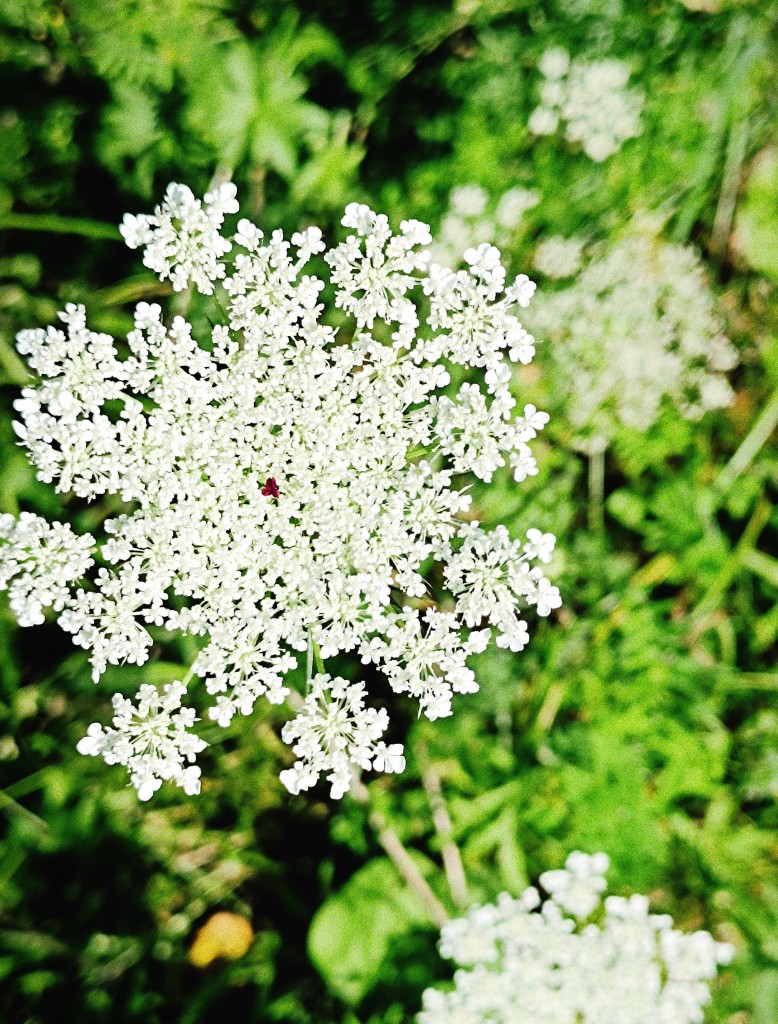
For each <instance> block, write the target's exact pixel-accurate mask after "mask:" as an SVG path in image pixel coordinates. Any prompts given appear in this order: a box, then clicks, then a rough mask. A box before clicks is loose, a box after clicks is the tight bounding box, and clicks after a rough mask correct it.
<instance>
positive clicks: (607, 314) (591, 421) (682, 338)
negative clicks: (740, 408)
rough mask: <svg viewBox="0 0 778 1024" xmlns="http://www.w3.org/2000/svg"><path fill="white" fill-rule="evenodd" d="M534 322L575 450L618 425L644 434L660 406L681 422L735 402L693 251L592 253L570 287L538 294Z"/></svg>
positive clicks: (633, 248)
mask: <svg viewBox="0 0 778 1024" xmlns="http://www.w3.org/2000/svg"><path fill="white" fill-rule="evenodd" d="M533 326H534V327H535V328H536V329H537V330H541V331H543V332H544V334H545V335H547V336H548V338H549V340H548V342H547V344H546V348H545V350H544V351H545V353H546V355H547V357H548V360H549V364H550V366H549V372H550V373H552V374H553V380H554V385H555V393H558V394H559V397H560V398H561V399H562V400H563V401H565V402H566V405H565V408H566V413H567V417H568V420H569V421H570V423H571V424H572V426H573V427H574V428H575V430H576V431H577V435H578V436H577V440H576V443H577V445H578V447H579V448H580V449H581V450H584V451H590V452H591V451H596V450H598V449H599V450H602V448H604V447H605V446H607V444H609V443H610V441H611V440H612V438H613V436H614V435H615V434H616V433H617V432H618V430H619V429H620V427H621V426H625V427H633V428H637V429H640V430H645V429H647V428H648V427H650V426H651V424H652V423H654V422H655V420H656V419H657V418H658V416H659V414H660V411H661V408H662V403H663V401H664V402H669V403H670V404H672V405H674V406H675V407H676V408H677V409H678V410H679V412H680V413H681V415H683V416H684V417H686V418H687V419H692V420H697V419H699V418H700V417H701V416H702V415H703V414H704V413H705V412H706V411H708V410H712V409H719V408H723V407H725V406H727V405H729V403H730V402H731V401H732V398H733V393H732V389H731V388H730V386H729V383H728V382H727V379H726V377H725V376H724V374H725V372H726V371H727V370H730V369H732V367H733V366H735V364H736V363H737V353H736V351H735V349H734V347H733V346H732V344H731V343H730V342H729V341H728V340H727V338H726V337H725V336H724V333H723V325H722V321H721V318H720V317H719V315H718V314H717V312H716V308H715V303H714V297H713V295H712V293H711V291H710V289H709V287H708V285H707V283H706V281H705V276H704V274H703V270H702V267H701V265H700V262H699V259H698V258H697V256H696V254H695V252H694V250H693V249H691V248H689V247H685V246H680V245H672V244H669V243H667V242H663V241H661V240H658V239H655V238H651V237H647V236H645V235H636V236H633V237H628V238H626V239H624V240H622V241H620V242H618V243H616V244H615V245H614V246H613V247H612V248H611V249H609V250H607V251H606V252H605V253H604V254H602V255H600V256H599V257H595V258H594V259H593V260H591V262H590V263H589V264H588V265H587V266H586V267H585V268H584V270H583V271H582V272H581V274H580V275H579V276H578V277H577V278H576V279H575V281H574V282H573V283H572V284H570V285H569V286H568V287H566V288H565V289H563V290H561V291H557V292H550V291H546V290H544V292H543V296H542V298H541V299H540V300H539V301H538V303H537V306H536V308H534V309H533Z"/></svg>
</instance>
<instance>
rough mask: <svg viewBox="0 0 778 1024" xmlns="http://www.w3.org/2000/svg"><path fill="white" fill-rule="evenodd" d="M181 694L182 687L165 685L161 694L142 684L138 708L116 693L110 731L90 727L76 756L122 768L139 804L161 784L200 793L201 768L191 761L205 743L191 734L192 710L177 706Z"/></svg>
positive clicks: (100, 727) (154, 688) (182, 691)
mask: <svg viewBox="0 0 778 1024" xmlns="http://www.w3.org/2000/svg"><path fill="white" fill-rule="evenodd" d="M185 693H186V686H184V684H183V683H168V685H167V686H165V688H164V690H163V692H162V693H159V691H158V690H157V689H156V687H154V686H148V685H145V686H141V688H140V690H139V691H138V698H137V699H138V704H137V706H136V705H134V704H133V703H132V701H131V700H127V698H126V697H122V696H121V694H118V693H117V694H115V695H114V698H113V709H114V712H115V714H114V719H113V728H107V729H104V728H103V727H102V726H101V725H99V724H97V723H94V724H93V725H90V726H89V730H88V732H87V735H86V736H85V737H84V738H83V739H82V740H79V743H78V750H79V753H81V754H89V755H91V756H92V757H96V756H98V755H100V756H102V757H103V758H104V760H105V761H106V763H107V764H122V765H125V766H126V767H127V768H128V769H129V772H130V781H131V782H132V784H133V785H134V786H135V787H136V789H137V790H138V796H139V797H140V799H141V800H150V799H151V797H152V795H153V794H154V793H155V792H156V791H157V790H158V789H159V787H160V786H161V784H162V781H163V780H170V781H171V782H174V783H175V784H176V785H177V786H180V787H181V788H182V789H183V790H184V792H185V793H188V794H190V795H194V794H195V793H199V792H200V769H199V768H198V767H196V765H193V764H192V762H193V761H194V759H195V755H196V754H199V753H200V751H201V750H204V749H205V747H206V746H207V744H206V743H205V741H204V740H201V739H200V738H199V737H197V736H193V735H192V733H191V732H189V729H191V727H192V725H194V723H195V721H196V720H197V719H196V718H195V713H194V711H193V709H192V708H187V707H182V706H181V698H182V697H183V696H184V694H185Z"/></svg>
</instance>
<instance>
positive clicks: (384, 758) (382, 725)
mask: <svg viewBox="0 0 778 1024" xmlns="http://www.w3.org/2000/svg"><path fill="white" fill-rule="evenodd" d="M364 696H365V688H364V686H363V685H362V684H361V683H349V682H347V681H346V680H345V679H340V678H338V679H331V678H330V677H329V676H328V675H317V676H314V678H313V680H312V681H311V688H310V690H309V692H308V695H307V697H306V698H305V702H304V704H303V709H302V711H301V713H300V714H299V715H298V716H297V718H295V719H294V720H293V721H291V722H287V723H286V725H285V726H284V729H283V732H282V736H283V739H284V742H285V743H289V744H290V745H291V747H292V750H293V751H294V753H295V754H296V755H297V756H298V757H299V758H300V760H299V761H297V762H295V765H294V767H293V768H287V769H286V770H285V771H283V772H281V781H282V782H283V783H284V785H285V786H286V787H287V789H288V790H289V791H290V792H292V793H299V792H300V790H301V789H310V788H311V786H313V785H314V784H315V783H316V781H317V780H318V778H319V776H320V775H322V774H324V773H325V772H329V773H330V774H329V775H328V776H327V779H328V781H329V782H331V783H332V786H331V788H330V795H331V796H333V797H336V798H337V797H341V796H343V794H344V793H346V792H348V790H349V788H350V786H351V773H352V770H353V768H352V766H353V765H358V766H359V767H360V768H364V769H365V770H367V769H370V768H375V769H376V770H378V771H385V772H401V771H404V769H405V757H404V755H403V748H402V745H401V744H399V743H392V744H390V745H389V746H387V745H386V743H384V742H383V741H382V740H381V738H380V737H381V736H383V734H384V733H385V732H386V728H387V726H388V725H389V715H388V714H387V713H386V709H385V708H380V709H379V710H376V709H375V708H366V707H365V701H364Z"/></svg>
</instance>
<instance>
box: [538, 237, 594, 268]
mask: <svg viewBox="0 0 778 1024" xmlns="http://www.w3.org/2000/svg"><path fill="white" fill-rule="evenodd" d="M585 244H586V243H585V242H584V240H583V239H582V238H562V236H561V235H552V236H551V237H550V238H544V239H543V241H542V242H541V243H540V244H539V245H538V247H537V249H536V250H535V257H534V259H533V266H534V267H535V269H536V270H539V271H540V273H541V274H543V276H544V277H551V278H562V277H572V276H573V275H574V274H577V273H578V271H579V270H580V269H581V254H582V253H583V249H584V245H585Z"/></svg>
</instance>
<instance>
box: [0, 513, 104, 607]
mask: <svg viewBox="0 0 778 1024" xmlns="http://www.w3.org/2000/svg"><path fill="white" fill-rule="evenodd" d="M93 547H94V538H93V537H91V536H90V535H89V534H88V533H86V534H84V536H83V537H78V536H77V535H76V534H75V533H73V531H72V530H71V528H70V527H69V526H68V525H67V524H66V523H47V522H46V521H45V520H44V519H41V518H40V516H36V515H33V514H32V513H30V512H22V513H21V515H20V516H19V518H18V519H15V518H14V517H13V516H11V515H7V514H6V515H0V590H7V591H8V596H9V599H10V600H9V603H10V607H11V611H12V612H13V613H14V615H15V616H16V619H17V621H18V623H19V625H20V626H39V625H40V624H41V623H42V622H43V621H44V616H43V610H44V608H53V609H54V610H55V611H61V610H62V609H63V608H64V607H65V605H66V604H67V602H68V600H69V598H70V590H69V588H68V584H69V583H73V582H74V581H75V580H78V579H80V578H81V577H82V576H83V575H84V573H85V572H86V571H87V569H88V568H89V567H90V565H92V549H93Z"/></svg>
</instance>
